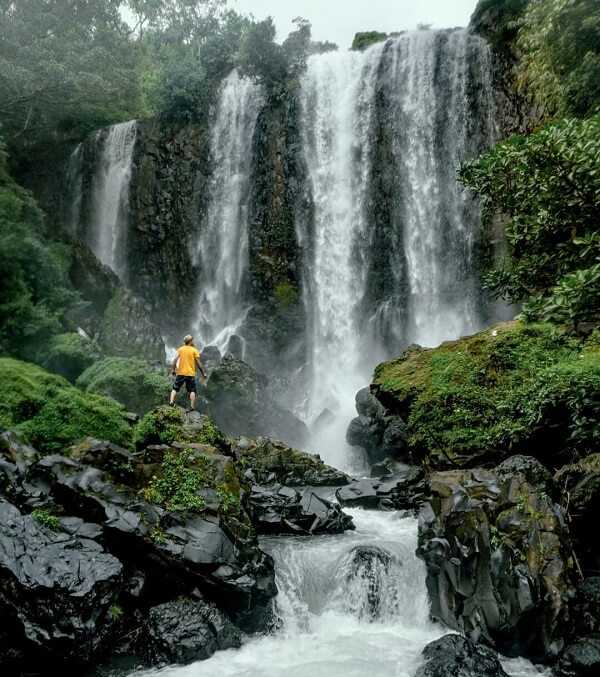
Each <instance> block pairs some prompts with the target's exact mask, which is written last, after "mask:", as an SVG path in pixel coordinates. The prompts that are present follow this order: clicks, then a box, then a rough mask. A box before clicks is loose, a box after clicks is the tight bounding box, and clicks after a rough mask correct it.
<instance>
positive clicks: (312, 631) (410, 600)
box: [131, 509, 548, 677]
mask: <svg viewBox="0 0 600 677" xmlns="http://www.w3.org/2000/svg"><path fill="white" fill-rule="evenodd" d="M347 512H348V513H350V514H351V515H352V517H353V518H354V522H355V524H356V530H355V531H349V532H346V533H345V534H343V535H340V536H318V537H312V538H303V537H283V538H276V537H270V538H264V539H262V546H263V548H264V549H265V550H267V551H268V552H269V553H271V555H272V556H273V558H274V559H275V566H276V578H277V586H278V589H279V595H278V597H277V600H276V610H277V617H278V627H277V629H276V630H274V631H273V633H272V634H270V635H266V636H260V637H254V638H249V639H248V640H247V641H246V642H245V643H244V645H243V646H242V648H241V649H237V650H236V649H232V650H229V651H222V652H218V653H216V654H215V655H214V656H213V657H212V658H210V659H209V660H206V661H201V662H197V663H193V664H192V665H188V666H185V667H181V666H178V667H168V668H163V669H160V670H147V671H143V672H136V673H133V674H132V675H131V677H151V676H157V677H158V676H159V675H160V677H284V676H285V677H366V676H368V677H413V675H414V674H415V672H416V670H417V668H418V666H419V665H420V664H421V661H422V659H421V651H422V650H423V648H424V646H425V645H426V644H427V643H428V642H431V641H433V640H435V639H437V638H438V637H440V636H442V635H443V634H445V633H446V632H447V630H446V629H445V628H443V627H441V626H440V625H436V624H433V623H432V622H431V621H430V620H429V604H428V599H427V592H426V588H425V566H424V564H423V563H422V562H421V561H420V560H419V559H417V557H416V555H415V549H416V546H417V521H416V519H414V518H413V517H405V516H403V515H402V514H401V513H398V512H396V513H394V512H391V513H387V512H376V511H365V510H360V509H351V510H347ZM365 550H366V551H367V553H368V554H369V555H370V556H369V557H363V556H361V555H362V554H363V553H365ZM374 552H375V553H376V556H375V557H373V556H372V555H373V553H374ZM503 663H504V668H505V670H506V671H507V672H508V673H509V674H510V675H511V676H512V677H533V676H534V675H547V674H548V673H545V672H543V671H541V670H540V669H538V668H536V667H534V666H533V665H531V664H530V663H528V662H527V661H524V660H520V659H519V660H507V661H504V662H503Z"/></svg>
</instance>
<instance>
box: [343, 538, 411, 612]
mask: <svg viewBox="0 0 600 677" xmlns="http://www.w3.org/2000/svg"><path fill="white" fill-rule="evenodd" d="M395 563H396V564H397V565H398V566H402V564H401V563H400V562H397V560H396V559H395V558H394V557H393V556H392V555H391V554H390V553H389V552H388V551H387V550H384V549H383V548H380V547H378V546H374V545H358V546H356V547H355V548H353V549H352V550H351V551H350V553H349V555H348V557H347V560H346V562H345V563H344V571H345V578H346V588H345V592H346V594H347V591H348V590H350V589H352V588H354V594H350V595H349V598H350V600H351V601H350V605H351V606H353V608H352V612H353V613H354V614H356V615H358V617H359V618H368V619H371V620H374V619H377V618H379V617H380V616H381V613H382V610H383V609H384V607H385V606H386V605H387V606H388V607H389V606H392V607H393V606H395V605H397V604H398V603H400V600H397V599H389V596H390V590H389V585H386V583H388V581H389V575H390V569H391V567H392V566H393V565H394V564H395ZM353 584H356V585H353Z"/></svg>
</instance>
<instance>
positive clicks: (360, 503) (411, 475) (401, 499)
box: [335, 466, 427, 510]
mask: <svg viewBox="0 0 600 677" xmlns="http://www.w3.org/2000/svg"><path fill="white" fill-rule="evenodd" d="M426 493H427V484H426V482H425V480H424V473H423V470H422V469H421V468H418V467H416V466H403V467H401V466H398V467H397V468H396V472H395V473H394V475H391V476H387V477H384V478H383V479H380V480H376V479H361V480H354V481H352V482H351V483H350V484H348V485H347V486H345V487H342V488H340V489H338V490H337V491H336V494H335V495H336V498H337V500H338V501H339V503H340V505H342V506H347V507H349V508H366V509H370V510H414V509H417V508H418V507H419V506H420V505H421V504H422V503H423V502H424V501H425V497H426Z"/></svg>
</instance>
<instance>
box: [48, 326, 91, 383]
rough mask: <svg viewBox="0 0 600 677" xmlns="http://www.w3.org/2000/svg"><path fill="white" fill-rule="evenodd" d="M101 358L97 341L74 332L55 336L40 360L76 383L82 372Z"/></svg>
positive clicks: (50, 368)
mask: <svg viewBox="0 0 600 677" xmlns="http://www.w3.org/2000/svg"><path fill="white" fill-rule="evenodd" d="M101 358H102V353H101V351H100V348H99V346H98V345H97V343H96V342H95V341H92V340H91V339H89V338H86V337H85V336H82V335H81V334H78V333H76V332H72V333H68V334H58V335H57V336H53V337H52V339H51V340H50V344H49V346H48V350H47V352H46V353H44V354H43V356H42V358H41V360H40V361H41V363H42V365H43V366H44V367H46V369H49V370H50V371H53V372H55V373H57V374H60V375H61V376H64V377H65V378H66V379H68V380H69V381H71V382H72V383H74V382H75V381H76V380H77V377H78V376H79V375H80V374H81V373H82V372H84V371H85V370H86V369H87V368H88V367H90V366H91V365H92V364H94V362H96V361H97V360H100V359H101Z"/></svg>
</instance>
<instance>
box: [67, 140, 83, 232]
mask: <svg viewBox="0 0 600 677" xmlns="http://www.w3.org/2000/svg"><path fill="white" fill-rule="evenodd" d="M66 179H67V196H68V202H67V209H66V214H65V221H64V223H65V226H66V228H67V231H68V233H69V234H70V235H71V236H73V237H77V236H78V235H79V228H80V225H81V206H82V201H83V144H82V143H78V144H77V146H76V147H75V150H74V151H73V152H72V153H71V156H70V157H69V160H68V163H67V173H66Z"/></svg>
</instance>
